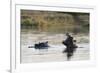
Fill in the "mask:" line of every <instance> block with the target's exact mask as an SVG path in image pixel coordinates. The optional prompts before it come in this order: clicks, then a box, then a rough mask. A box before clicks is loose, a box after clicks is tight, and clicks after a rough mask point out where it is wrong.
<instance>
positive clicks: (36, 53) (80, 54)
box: [21, 31, 90, 63]
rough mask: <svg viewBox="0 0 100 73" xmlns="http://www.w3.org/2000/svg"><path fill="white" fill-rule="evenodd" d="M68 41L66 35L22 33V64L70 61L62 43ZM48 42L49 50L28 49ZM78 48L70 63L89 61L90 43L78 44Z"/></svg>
mask: <svg viewBox="0 0 100 73" xmlns="http://www.w3.org/2000/svg"><path fill="white" fill-rule="evenodd" d="M64 39H66V36H65V35H64V34H47V33H34V32H28V31H27V32H23V31H22V32H21V63H34V62H51V61H52V62H54V61H55V62H58V61H68V60H67V57H66V54H64V53H62V52H63V50H64V49H65V46H64V45H63V44H62V41H63V40H64ZM77 40H78V39H77ZM45 41H48V42H49V43H48V44H49V46H50V47H49V48H48V49H43V50H38V49H37V50H36V49H35V48H28V47H29V46H34V44H35V43H39V42H45ZM77 45H78V47H79V48H77V49H76V52H75V53H74V55H73V56H72V58H71V60H70V61H82V60H89V56H90V55H89V43H88V42H81V43H77Z"/></svg>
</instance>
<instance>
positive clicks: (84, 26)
mask: <svg viewBox="0 0 100 73" xmlns="http://www.w3.org/2000/svg"><path fill="white" fill-rule="evenodd" d="M21 28H22V29H32V30H37V31H40V32H59V33H65V32H72V33H89V13H72V12H52V11H34V10H21Z"/></svg>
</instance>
